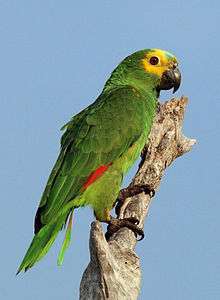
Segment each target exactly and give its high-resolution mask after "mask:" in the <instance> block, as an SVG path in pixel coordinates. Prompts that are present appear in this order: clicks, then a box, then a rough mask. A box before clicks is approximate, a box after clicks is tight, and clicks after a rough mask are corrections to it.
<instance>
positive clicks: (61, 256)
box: [57, 211, 73, 266]
mask: <svg viewBox="0 0 220 300" xmlns="http://www.w3.org/2000/svg"><path fill="white" fill-rule="evenodd" d="M72 221H73V211H72V212H71V213H70V216H69V221H68V225H67V229H66V234H65V238H64V241H63V244H62V247H61V249H60V252H59V255H58V259H57V264H58V266H61V265H62V264H63V260H64V254H65V252H66V250H67V248H68V247H69V245H70V240H71V231H72Z"/></svg>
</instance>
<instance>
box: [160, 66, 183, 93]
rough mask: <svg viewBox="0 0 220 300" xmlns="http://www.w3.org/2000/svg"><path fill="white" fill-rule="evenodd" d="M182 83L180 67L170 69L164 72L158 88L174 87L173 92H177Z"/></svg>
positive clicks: (167, 88)
mask: <svg viewBox="0 0 220 300" xmlns="http://www.w3.org/2000/svg"><path fill="white" fill-rule="evenodd" d="M180 83H181V73H180V71H179V69H177V68H174V69H169V70H167V71H165V72H164V73H163V75H162V77H161V80H160V84H159V86H158V90H170V89H172V88H173V93H175V92H176V91H177V90H178V88H179V87H180Z"/></svg>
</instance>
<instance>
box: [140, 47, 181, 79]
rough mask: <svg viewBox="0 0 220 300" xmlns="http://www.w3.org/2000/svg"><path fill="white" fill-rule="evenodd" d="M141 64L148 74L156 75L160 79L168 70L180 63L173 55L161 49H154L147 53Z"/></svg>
mask: <svg viewBox="0 0 220 300" xmlns="http://www.w3.org/2000/svg"><path fill="white" fill-rule="evenodd" d="M141 62H142V64H143V67H144V69H145V71H146V72H148V73H152V74H155V75H157V76H159V77H160V78H161V77H162V74H163V73H164V72H165V71H166V70H168V69H171V68H173V67H176V66H177V65H178V61H177V59H176V57H175V56H174V55H173V54H171V53H169V52H167V51H163V50H160V49H152V50H151V51H149V52H147V53H146V55H145V58H144V59H142V61H141Z"/></svg>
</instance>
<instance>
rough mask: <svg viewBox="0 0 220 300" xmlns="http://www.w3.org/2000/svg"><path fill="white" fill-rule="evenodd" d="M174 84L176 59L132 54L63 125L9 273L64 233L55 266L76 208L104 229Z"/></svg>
mask: <svg viewBox="0 0 220 300" xmlns="http://www.w3.org/2000/svg"><path fill="white" fill-rule="evenodd" d="M180 83H181V73H180V70H179V68H178V60H177V58H176V56H174V55H173V54H171V53H170V52H168V51H165V50H161V49H156V48H155V49H154V48H153V49H144V50H139V51H136V52H134V53H133V54H130V55H129V56H127V57H126V58H125V59H124V60H122V62H121V63H119V65H118V66H117V67H116V68H115V69H114V70H113V72H112V73H111V75H110V77H109V78H108V80H107V81H106V83H105V85H104V87H103V90H102V92H101V93H100V95H99V96H98V97H97V99H96V100H95V101H94V102H93V103H92V104H90V105H89V106H88V107H87V108H85V109H83V110H82V111H81V112H79V113H78V114H76V115H75V116H73V117H72V118H71V120H70V121H69V122H68V123H67V124H65V125H64V126H63V128H62V130H63V131H64V132H63V135H62V137H61V146H60V153H59V155H58V158H57V161H56V163H55V165H54V167H53V169H52V171H51V174H50V176H49V178H48V181H47V184H46V187H45V190H44V192H43V194H42V197H41V200H40V203H39V206H38V209H37V212H36V216H35V221H34V237H33V240H32V242H31V244H30V246H29V248H28V250H27V252H26V255H25V256H24V258H23V261H22V262H21V265H20V267H19V268H18V271H17V274H18V273H20V272H22V271H24V272H26V271H27V270H28V269H30V268H31V267H33V266H34V265H35V263H37V262H38V261H39V260H40V259H42V258H43V257H44V256H45V255H46V254H47V252H48V251H49V249H50V247H51V246H52V244H53V243H54V241H55V239H56V237H57V235H58V233H59V232H60V231H61V230H62V229H64V228H66V233H65V237H64V241H63V244H62V246H61V249H60V252H59V254H58V261H57V262H58V265H61V264H62V263H63V259H64V253H65V251H66V250H67V248H68V247H69V245H70V241H71V231H72V219H73V211H74V210H75V209H76V208H79V207H83V206H90V207H91V208H92V209H93V211H94V216H95V218H96V220H98V221H100V222H105V223H107V224H111V222H112V220H114V219H115V218H113V217H112V216H111V214H110V212H111V210H112V208H113V207H114V205H115V202H116V199H117V197H118V194H119V191H120V188H121V185H122V181H123V179H124V177H125V175H126V173H127V172H128V170H129V169H130V168H131V166H132V165H133V164H134V163H135V161H136V160H137V159H138V157H139V156H140V154H141V151H142V149H143V148H144V145H145V144H146V141H147V140H148V137H149V134H150V131H151V128H152V124H153V121H154V117H155V115H156V112H157V107H158V103H159V96H160V91H161V90H170V89H173V93H174V92H176V91H177V90H178V88H179V86H180ZM122 221H123V219H122V220H120V219H117V222H118V224H119V227H120V222H121V226H125V225H123V224H124V223H123V222H122ZM129 223H132V220H127V223H126V224H127V227H128V228H131V229H133V230H134V229H135V225H134V224H130V226H129ZM132 225H133V226H132ZM134 231H135V230H134ZM137 232H138V229H137Z"/></svg>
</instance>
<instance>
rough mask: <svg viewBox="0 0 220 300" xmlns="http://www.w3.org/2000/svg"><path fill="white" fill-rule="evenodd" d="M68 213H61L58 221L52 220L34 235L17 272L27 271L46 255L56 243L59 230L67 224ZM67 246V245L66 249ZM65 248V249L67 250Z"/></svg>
mask: <svg viewBox="0 0 220 300" xmlns="http://www.w3.org/2000/svg"><path fill="white" fill-rule="evenodd" d="M67 215H68V214H62V215H60V216H59V217H58V218H57V219H56V221H54V222H51V223H49V224H47V225H45V226H44V227H42V229H41V230H40V231H39V232H38V233H37V234H36V235H35V236H34V238H33V240H32V242H31V245H30V247H29V249H28V250H27V253H26V255H25V257H24V259H23V261H22V263H21V265H20V267H19V268H18V271H17V274H18V273H20V272H21V271H24V272H26V271H27V270H28V269H29V268H31V267H32V266H33V265H34V264H35V263H36V262H38V261H39V260H40V259H41V258H42V257H43V256H45V255H46V253H47V252H48V250H49V249H50V247H51V246H52V244H53V243H54V241H55V239H56V237H57V235H58V233H59V231H60V230H61V228H62V226H63V225H64V224H65V221H66V218H67ZM66 248H67V247H65V249H66ZM65 249H64V250H65Z"/></svg>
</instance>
